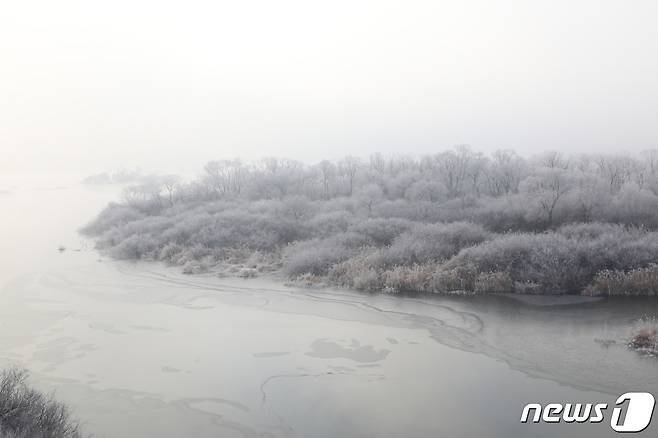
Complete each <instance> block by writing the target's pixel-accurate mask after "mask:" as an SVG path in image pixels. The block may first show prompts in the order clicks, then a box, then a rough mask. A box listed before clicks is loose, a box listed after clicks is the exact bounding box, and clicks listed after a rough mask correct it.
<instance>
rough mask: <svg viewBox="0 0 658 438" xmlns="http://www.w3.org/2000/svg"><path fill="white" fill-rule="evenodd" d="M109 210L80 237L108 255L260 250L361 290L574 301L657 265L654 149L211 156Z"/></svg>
mask: <svg viewBox="0 0 658 438" xmlns="http://www.w3.org/2000/svg"><path fill="white" fill-rule="evenodd" d="M123 201H124V202H122V203H117V204H111V205H110V206H108V208H106V209H105V210H104V211H103V212H102V213H101V214H100V215H99V217H98V218H96V220H94V221H93V222H92V223H91V224H89V225H88V226H87V227H86V228H85V229H84V231H85V232H86V233H88V234H90V235H93V236H98V245H99V247H100V248H103V249H105V250H107V251H109V253H110V254H111V255H112V256H114V257H117V258H150V259H157V260H163V261H167V262H170V263H175V264H181V265H189V264H190V263H191V264H193V265H194V266H195V267H199V269H205V268H208V267H211V266H215V265H218V264H221V263H223V261H225V260H226V257H228V255H231V254H232V255H235V254H237V253H240V254H242V256H243V258H249V257H250V256H252V255H254V254H256V253H258V254H261V255H262V254H267V255H268V257H266V258H267V259H268V263H272V262H273V263H274V264H276V265H277V267H280V268H283V270H284V271H285V272H286V273H288V275H290V276H291V277H294V278H300V277H305V276H307V275H309V276H311V277H312V278H323V279H325V280H326V279H328V280H329V281H331V282H333V283H338V284H343V285H346V286H349V287H355V288H360V289H366V290H379V289H382V288H384V289H395V290H402V289H408V290H423V291H432V292H446V291H453V290H457V289H460V288H461V289H466V290H478V291H487V290H495V291H516V292H534V293H565V292H570V293H574V292H582V291H584V290H585V288H586V287H587V286H588V285H589V284H590V283H591V282H592V281H594V279H595V278H599V277H597V275H599V274H600V273H602V272H608V271H610V272H612V274H610V275H623V274H624V273H625V272H628V271H629V270H633V269H643V268H646V267H647V266H649V264H650V263H652V261H655V260H656V259H658V239H656V232H657V230H658V214H656V213H657V212H658V153H656V152H654V151H650V152H646V153H643V154H641V155H639V156H636V157H630V156H621V155H614V156H613V155H596V156H595V155H581V156H564V155H561V154H558V153H555V152H550V153H545V154H541V155H539V156H536V157H532V158H522V157H520V156H519V155H517V154H516V153H514V152H512V151H499V152H496V153H494V154H492V155H491V156H485V155H483V154H481V153H478V152H475V151H473V150H471V149H470V148H468V147H465V146H460V147H457V148H455V149H454V150H450V151H447V152H442V153H439V154H436V155H432V156H427V157H422V158H416V159H412V158H407V157H396V158H384V157H383V156H381V155H374V156H372V157H370V159H369V160H360V159H357V158H354V157H347V158H344V159H342V160H338V161H336V162H330V161H321V162H320V163H317V164H315V165H304V164H301V163H299V162H297V161H291V160H281V159H273V158H272V159H265V160H262V161H259V162H256V163H243V162H241V161H238V160H233V161H213V162H210V163H208V164H207V165H206V166H205V168H204V172H203V174H202V175H201V176H200V177H199V178H197V179H196V180H193V181H190V182H181V180H179V179H178V178H175V177H172V176H158V177H152V178H151V179H150V180H149V181H147V183H143V184H140V185H138V186H131V187H128V188H127V189H126V191H125V193H124V200H123ZM573 227H576V228H573ZM579 227H580V228H579ZM574 230H576V231H577V232H576V231H574ZM620 258H621V259H623V260H622V261H623V263H621V262H620V261H619V260H618V259H620ZM194 270H195V269H191V271H194ZM560 272H563V275H560ZM642 272H644V271H642ZM606 275H608V274H606ZM610 275H608V277H606V278H613V277H610ZM636 277H637V278H640V277H641V278H644V277H642V276H638V275H635V277H633V278H636ZM614 278H617V277H614ZM619 278H622V277H619ZM599 283H601V284H603V283H602V282H601V281H600V282H599ZM624 284H626V283H624ZM657 286H658V285H657ZM599 289H601V288H599ZM599 289H596V290H599ZM635 289H636V290H642V291H648V290H651V288H650V287H649V288H647V287H645V286H642V287H639V286H638V287H636V288H635ZM589 290H590V293H594V292H591V291H592V290H593V289H591V288H590V289H589ZM607 290H611V289H610V288H608V289H607ZM597 293H598V292H597ZM643 293H644V292H643Z"/></svg>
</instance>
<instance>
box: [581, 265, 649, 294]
mask: <svg viewBox="0 0 658 438" xmlns="http://www.w3.org/2000/svg"><path fill="white" fill-rule="evenodd" d="M657 292H658V265H657V264H651V265H649V266H648V267H646V268H637V269H632V270H630V271H628V272H624V271H615V270H608V269H606V270H604V271H601V272H599V273H598V274H596V277H595V278H594V281H593V282H592V283H591V284H590V285H589V286H587V288H585V290H584V291H583V295H589V296H601V295H648V296H655V295H656V293H657Z"/></svg>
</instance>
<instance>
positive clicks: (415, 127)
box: [0, 0, 658, 172]
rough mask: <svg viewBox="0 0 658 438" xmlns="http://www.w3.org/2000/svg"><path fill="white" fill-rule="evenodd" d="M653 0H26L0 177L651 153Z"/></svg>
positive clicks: (655, 49) (4, 88)
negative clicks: (435, 155) (468, 152)
mask: <svg viewBox="0 0 658 438" xmlns="http://www.w3.org/2000/svg"><path fill="white" fill-rule="evenodd" d="M657 15H658V4H657V3H656V2H653V1H635V2H633V3H632V5H629V4H628V3H627V2H622V1H595V0H591V1H580V2H577V3H574V2H567V1H554V2H550V3H538V2H520V1H519V2H515V1H500V2H495V3H494V2H487V1H474V0H468V1H441V2H432V1H405V2H394V1H377V2H375V1H349V2H348V1H335V2H331V3H318V2H313V3H311V2H302V1H290V0H285V1H279V2H267V1H243V2H209V1H208V2H205V1H188V2H185V3H183V2H166V1H159V2H155V1H145V0H140V1H130V2H128V1H115V2H111V3H103V4H101V3H90V2H82V1H60V2H46V1H24V2H11V3H7V4H5V5H3V10H2V14H1V15H0V59H2V67H1V68H0V151H1V152H2V160H1V161H0V171H2V172H8V171H12V172H14V171H18V172H22V171H32V172H41V171H78V170H81V169H84V171H85V172H93V171H100V170H108V169H110V170H111V169H115V168H117V167H120V166H130V167H132V166H135V165H140V166H142V167H145V168H148V169H154V170H161V171H171V172H187V171H190V172H191V171H197V170H198V169H200V168H201V167H202V166H203V163H205V162H207V161H208V160H210V159H219V158H232V157H235V156H240V157H242V158H244V159H256V158H259V157H262V156H267V155H276V156H288V157H292V158H295V159H300V160H304V161H310V162H312V161H315V160H319V159H320V158H328V159H336V158H339V157H341V156H344V155H347V154H351V155H361V156H367V155H369V154H371V153H373V152H382V153H385V154H401V153H405V154H426V153H431V152H435V151H437V150H445V149H446V148H449V147H451V146H452V145H455V144H471V145H473V146H474V147H476V148H477V149H478V150H482V151H484V152H491V151H493V150H495V149H497V148H500V147H511V148H514V149H516V150H517V151H519V152H520V153H523V154H532V153H534V152H539V151H543V150H547V149H554V150H558V151H569V152H597V151H606V152H616V151H630V152H639V151H641V150H645V149H649V148H652V147H656V146H657V144H656V141H657V140H656V138H657V134H658V125H656V123H655V114H656V113H657V111H658V57H656V56H655V53H658V30H657V29H656V27H655V20H656V17H657Z"/></svg>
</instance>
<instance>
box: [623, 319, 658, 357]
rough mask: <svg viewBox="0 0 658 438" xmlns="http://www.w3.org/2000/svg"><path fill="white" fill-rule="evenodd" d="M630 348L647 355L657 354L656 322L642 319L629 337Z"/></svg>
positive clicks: (657, 327)
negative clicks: (644, 352)
mask: <svg viewBox="0 0 658 438" xmlns="http://www.w3.org/2000/svg"><path fill="white" fill-rule="evenodd" d="M630 346H631V347H632V348H635V349H637V350H641V351H646V352H648V353H652V354H657V353H658V321H656V319H655V318H651V319H649V318H643V319H640V321H638V323H637V324H636V327H635V328H634V329H633V333H632V335H631V341H630Z"/></svg>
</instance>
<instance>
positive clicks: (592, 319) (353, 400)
mask: <svg viewBox="0 0 658 438" xmlns="http://www.w3.org/2000/svg"><path fill="white" fill-rule="evenodd" d="M55 181H57V182H55ZM59 181H61V183H58V182H59ZM115 196H116V194H115V193H114V191H113V190H109V189H107V190H100V189H93V190H92V189H87V188H83V187H80V186H79V185H77V184H76V183H75V179H73V180H71V179H66V178H64V177H56V178H55V177H52V178H49V179H47V180H43V181H41V182H39V181H38V180H35V179H25V178H23V179H17V178H12V179H9V178H7V177H5V178H3V179H0V202H1V203H2V206H3V208H2V211H3V214H2V216H1V217H0V243H1V247H2V254H1V255H0V261H1V263H0V365H9V364H19V365H21V366H24V367H26V368H28V369H29V370H30V371H31V372H32V378H33V381H34V383H35V385H37V386H38V387H40V388H42V389H45V390H49V391H50V390H54V391H55V392H56V394H57V397H58V398H60V399H62V400H64V401H66V402H67V403H69V404H70V405H71V406H72V407H73V408H74V410H75V412H76V413H77V415H78V416H79V417H80V418H81V419H82V421H83V424H84V428H85V431H87V432H90V433H92V434H94V436H97V437H158V438H162V437H191V436H194V437H233V436H236V437H328V438H329V437H409V438H414V437H419V438H420V437H490V436H501V437H531V436H536V437H552V436H571V437H606V436H615V434H614V432H613V431H612V430H611V429H610V427H609V417H610V416H609V413H608V416H607V418H606V421H604V422H603V423H602V424H598V425H588V426H585V425H579V424H559V425H536V424H520V423H519V418H520V415H521V410H522V408H523V406H524V405H525V404H526V403H530V402H538V403H548V402H562V403H566V402H572V403H574V402H583V403H586V402H595V403H598V402H602V403H608V404H610V405H613V404H614V401H615V399H616V397H617V396H618V395H620V394H622V393H624V392H628V391H651V392H653V393H654V394H655V395H658V359H655V358H649V357H644V356H641V355H639V354H636V353H634V352H632V351H629V350H628V349H627V348H626V347H625V345H624V343H625V340H626V337H627V335H628V332H629V330H630V327H631V326H632V324H633V322H634V321H635V320H636V319H637V318H639V317H640V316H642V315H644V314H648V315H652V314H658V304H657V301H658V300H647V299H639V300H585V301H583V300H580V299H576V300H573V302H572V301H565V302H562V301H555V300H552V299H547V300H530V301H527V300H520V299H518V298H510V297H394V296H387V295H364V294H358V293H352V292H349V291H340V290H322V291H310V290H301V289H296V288H288V287H284V286H282V285H281V282H280V281H277V280H275V279H255V280H241V279H219V278H215V277H212V276H184V275H182V274H179V273H178V272H177V270H176V269H171V268H167V267H164V266H160V265H157V264H149V263H139V264H131V263H120V262H113V261H110V260H108V259H107V258H105V257H103V256H101V255H99V254H98V253H96V252H95V251H94V250H93V249H92V244H91V243H90V242H86V241H85V240H84V239H82V238H81V237H79V236H78V235H77V233H76V229H77V228H78V227H79V226H80V225H82V224H84V223H85V222H86V221H87V220H88V219H89V218H91V217H92V216H93V215H94V214H95V213H96V212H97V211H98V210H99V209H100V208H101V207H102V206H103V205H104V204H105V203H107V202H108V201H109V200H111V199H113V198H114V197H115ZM60 244H62V245H64V246H66V250H65V251H64V252H61V253H60V252H59V251H58V250H57V247H58V246H59V245H60ZM657 422H658V420H656V419H654V421H653V423H652V425H651V426H650V427H649V429H647V430H646V431H645V432H644V433H642V434H639V435H635V436H651V437H655V436H656V434H657V431H658V427H657V425H656V423H657Z"/></svg>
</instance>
